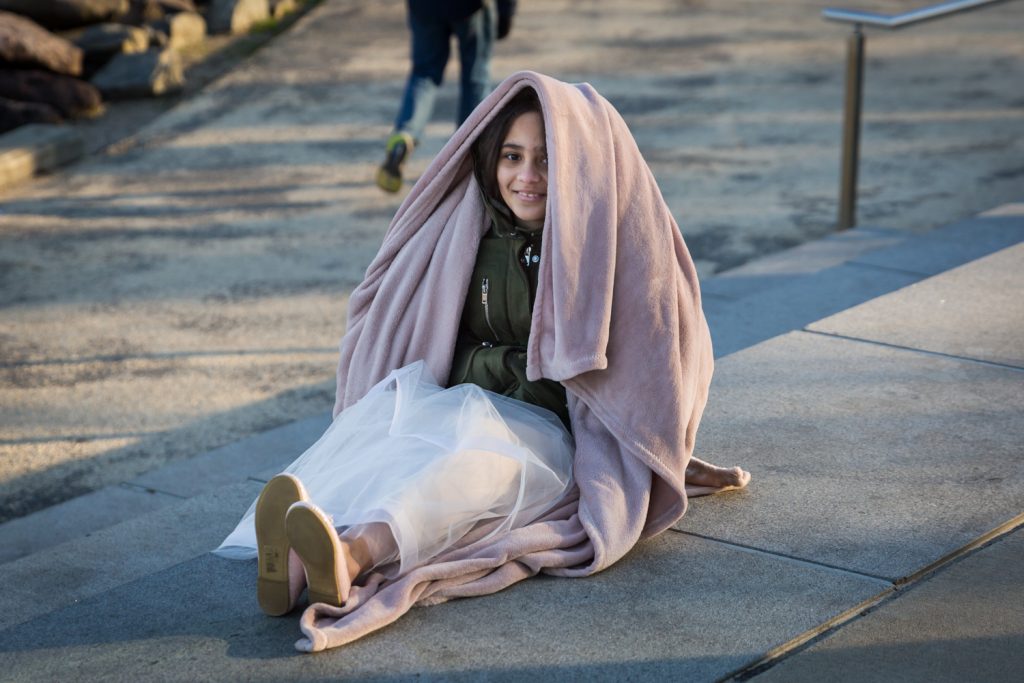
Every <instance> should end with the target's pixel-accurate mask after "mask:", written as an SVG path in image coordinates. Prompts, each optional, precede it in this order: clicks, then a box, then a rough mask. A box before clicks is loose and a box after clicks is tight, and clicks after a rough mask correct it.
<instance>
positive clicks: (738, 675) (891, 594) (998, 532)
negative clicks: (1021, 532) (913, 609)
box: [718, 513, 1024, 683]
mask: <svg viewBox="0 0 1024 683" xmlns="http://www.w3.org/2000/svg"><path fill="white" fill-rule="evenodd" d="M1021 525H1024V513H1022V514H1020V515H1017V516H1016V517H1014V518H1013V519H1011V520H1009V521H1008V522H1006V523H1004V524H1001V525H1000V526H998V527H996V528H995V529H993V530H992V531H989V532H988V533H985V534H982V535H981V536H979V537H978V538H977V539H975V540H974V541H972V542H970V543H968V544H967V545H965V546H963V547H961V548H959V549H958V550H955V551H953V552H951V553H948V554H947V555H944V556H943V557H941V558H939V559H938V560H936V561H935V562H932V563H931V564H929V565H928V566H927V567H925V568H924V569H921V570H918V571H916V572H914V573H913V574H911V575H910V576H908V577H906V578H905V579H901V580H900V581H897V582H896V583H895V584H894V585H893V587H892V589H891V590H888V591H885V592H884V593H881V594H879V595H877V596H875V597H874V598H871V599H868V600H866V601H864V602H863V603H861V605H860V606H858V607H855V608H852V609H850V610H847V611H845V612H843V613H842V614H840V615H839V616H837V617H834V618H833V619H830V620H829V621H827V622H824V623H823V624H821V625H820V626H819V627H818V628H815V629H810V630H808V631H807V632H805V633H803V634H801V635H799V636H797V637H796V638H794V639H792V640H791V641H789V642H787V643H783V644H782V645H779V646H777V647H775V648H773V649H772V650H769V651H768V653H766V654H765V656H764V657H762V658H761V659H759V660H758V661H757V662H754V663H753V664H751V665H749V666H746V667H743V668H742V669H740V670H738V671H735V672H733V673H732V674H730V675H728V676H725V677H723V678H720V679H719V681H718V683H725V682H726V681H736V682H739V681H747V680H750V679H752V678H755V677H756V676H759V675H760V674H762V673H763V672H765V671H767V670H768V669H770V668H772V667H773V666H775V665H776V664H778V663H780V662H782V661H784V660H785V659H788V658H789V657H792V656H794V655H798V654H799V653H800V652H802V651H804V650H805V649H807V648H808V647H811V646H812V645H813V644H814V643H816V642H819V641H822V640H825V639H826V638H828V637H829V636H830V635H832V633H834V632H836V631H838V630H839V629H841V628H842V627H844V626H846V624H848V623H851V622H853V621H855V620H857V619H860V618H862V617H866V616H868V615H869V614H871V613H872V612H874V611H875V610H876V609H877V608H879V607H881V606H882V605H883V604H886V603H888V602H890V601H892V600H895V599H896V598H898V597H899V596H901V595H904V594H905V593H907V592H908V591H910V590H911V589H913V588H916V587H917V586H919V585H921V584H923V583H924V579H926V578H929V577H930V576H931V575H932V574H934V573H936V572H939V571H941V570H944V569H946V568H947V567H949V566H951V565H953V564H954V563H956V562H957V561H958V560H961V559H964V558H966V557H967V556H969V555H971V554H973V553H974V552H975V551H977V550H979V549H981V548H983V547H986V546H988V545H989V544H992V543H995V542H997V541H998V540H999V539H1001V538H1004V537H1006V536H1009V535H1010V534H1011V533H1013V532H1014V531H1016V530H1017V529H1018V528H1020V527H1021ZM830 624H831V625H830Z"/></svg>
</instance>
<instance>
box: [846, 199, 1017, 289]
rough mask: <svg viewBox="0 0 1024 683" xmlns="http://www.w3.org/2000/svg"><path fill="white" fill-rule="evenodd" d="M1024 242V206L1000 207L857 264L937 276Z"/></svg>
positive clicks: (863, 258) (861, 260)
mask: <svg viewBox="0 0 1024 683" xmlns="http://www.w3.org/2000/svg"><path fill="white" fill-rule="evenodd" d="M1022 240H1024V204H1009V205H1004V206H1001V207H997V208H995V209H993V210H991V211H987V212H985V213H984V214H981V215H979V216H975V217H973V218H968V219H966V220H962V221H957V222H955V223H951V224H949V225H944V226H942V227H941V228H936V229H935V230H932V231H931V232H927V233H925V234H923V235H920V236H917V237H914V238H913V239H909V240H907V241H906V242H903V243H902V244H899V245H897V246H895V247H892V248H890V249H883V250H879V251H874V252H870V253H867V254H864V255H863V256H859V257H857V258H856V259H854V262H856V263H861V264H865V265H873V266H877V267H880V268H895V269H898V270H904V271H908V272H914V273H920V274H922V275H937V274H938V273H941V272H943V271H945V270H949V269H951V268H956V267H957V266H959V265H963V264H964V263H968V262H970V261H973V260H975V259H979V258H981V257H983V256H987V255H989V254H991V253H993V252H996V251H999V250H1000V249H1005V248H1006V247H1009V246H1012V245H1014V244H1016V243H1017V242H1020V241H1022Z"/></svg>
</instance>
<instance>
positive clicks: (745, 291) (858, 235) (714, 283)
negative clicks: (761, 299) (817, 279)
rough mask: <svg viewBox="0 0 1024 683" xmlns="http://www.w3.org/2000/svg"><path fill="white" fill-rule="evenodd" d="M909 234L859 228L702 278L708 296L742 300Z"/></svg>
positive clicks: (838, 263) (881, 246)
mask: <svg viewBox="0 0 1024 683" xmlns="http://www.w3.org/2000/svg"><path fill="white" fill-rule="evenodd" d="M905 239H907V233H906V232H903V231H897V230H886V229H884V228H868V227H856V228H853V229H852V230H844V231H843V232H837V233H832V234H831V235H827V236H825V237H823V238H822V239H818V240H814V241H812V242H805V243H804V244H801V245H799V246H797V247H793V248H792V249H787V250H785V251H781V252H777V253H775V254H770V255H768V256H764V257H762V258H759V259H756V260H754V261H750V262H748V263H745V264H744V265H742V266H739V267H738V268H733V269H732V270H727V271H725V272H723V273H720V274H718V275H716V276H715V277H713V278H710V279H708V280H704V281H701V293H702V294H704V295H710V296H717V297H723V298H727V299H739V298H742V297H744V296H749V295H751V294H760V293H761V292H764V291H765V290H768V289H773V288H775V287H778V286H780V285H783V284H788V283H790V282H793V281H794V280H797V279H798V278H800V277H801V276H804V275H811V274H813V273H817V272H820V271H822V270H825V269H827V268H832V267H834V266H838V265H841V264H843V263H845V262H847V261H850V260H852V259H854V258H855V257H857V256H860V255H862V254H864V253H866V252H870V251H874V250H877V249H883V248H886V247H891V246H893V245H896V244H899V243H900V242H902V241H904V240H905Z"/></svg>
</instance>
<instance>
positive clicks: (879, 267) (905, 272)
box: [840, 245, 946, 280]
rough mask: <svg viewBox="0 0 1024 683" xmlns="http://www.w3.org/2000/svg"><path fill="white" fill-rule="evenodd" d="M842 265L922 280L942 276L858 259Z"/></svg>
mask: <svg viewBox="0 0 1024 683" xmlns="http://www.w3.org/2000/svg"><path fill="white" fill-rule="evenodd" d="M896 246H899V245H896ZM890 248H891V247H890ZM878 251H884V249H881V250H878ZM872 253H874V252H868V254H872ZM840 265H847V266H856V267H858V268H867V269H869V270H882V271H885V272H887V273H899V274H901V275H909V276H911V277H917V278H921V279H922V280H923V279H927V278H930V277H934V276H935V275H941V273H926V272H923V271H920V270H908V269H906V268H893V267H892V266H882V265H879V264H877V263H866V262H864V261H858V260H857V259H856V258H853V259H850V260H849V261H844V262H843V263H842V264H840ZM943 272H946V271H943Z"/></svg>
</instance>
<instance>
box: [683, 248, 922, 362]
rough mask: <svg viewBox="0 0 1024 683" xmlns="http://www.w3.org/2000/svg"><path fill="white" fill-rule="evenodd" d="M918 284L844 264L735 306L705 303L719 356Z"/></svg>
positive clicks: (909, 276)
mask: <svg viewBox="0 0 1024 683" xmlns="http://www.w3.org/2000/svg"><path fill="white" fill-rule="evenodd" d="M920 279H921V278H920V276H917V275H914V274H911V273H902V272H898V271H894V270H887V269H879V268H874V267H871V266H860V265H852V264H845V263H844V264H842V265H839V266H835V267H833V268H827V269H825V270H823V271H820V272H817V273H814V274H811V275H806V276H803V277H800V278H798V279H796V280H794V281H792V282H789V283H788V284H783V285H779V286H777V287H774V288H772V289H769V290H767V291H764V292H762V293H760V294H752V295H749V296H746V297H744V298H742V299H739V300H737V301H717V300H713V299H707V300H705V301H704V302H703V304H704V315H705V316H707V320H708V325H709V326H710V328H711V339H712V341H713V343H714V347H715V357H717V358H721V357H722V356H728V355H729V354H731V353H735V352H737V351H739V350H741V349H745V348H748V347H750V346H753V345H754V344H757V343H759V342H762V341H764V340H766V339H771V338H772V337H775V336H778V335H780V334H785V333H786V332H789V331H791V330H798V329H801V328H802V327H804V326H805V325H807V324H809V323H812V322H814V321H816V320H821V319H822V318H824V317H825V316H828V315H832V314H833V313H838V312H839V311H843V310H845V309H847V308H849V307H851V306H855V305H857V304H860V303H863V302H865V301H868V300H870V299H873V298H875V297H877V296H881V295H882V294H888V293H889V292H892V291H894V290H897V289H900V288H902V287H905V286H907V285H909V284H911V283H913V282H916V281H917V280H920Z"/></svg>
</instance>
